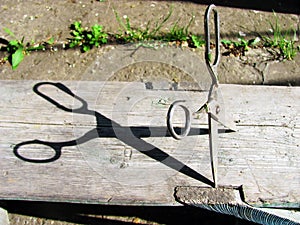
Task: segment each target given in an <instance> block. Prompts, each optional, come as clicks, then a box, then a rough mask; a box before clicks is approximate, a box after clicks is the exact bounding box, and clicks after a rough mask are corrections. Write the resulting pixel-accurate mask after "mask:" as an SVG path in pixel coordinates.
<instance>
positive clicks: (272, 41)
mask: <svg viewBox="0 0 300 225" xmlns="http://www.w3.org/2000/svg"><path fill="white" fill-rule="evenodd" d="M274 16H275V24H273V23H271V22H270V21H269V24H270V26H271V32H272V34H273V37H270V36H268V37H263V40H264V46H265V47H271V48H275V49H279V54H278V55H279V56H282V57H283V58H284V59H287V60H292V59H293V58H294V57H295V56H296V54H297V48H296V47H295V40H296V30H295V29H291V30H290V31H289V32H286V33H285V34H283V33H282V31H281V27H280V25H279V22H278V17H277V15H276V13H275V12H274ZM292 34H293V35H292ZM291 36H293V37H292V38H291ZM288 37H290V38H288Z"/></svg>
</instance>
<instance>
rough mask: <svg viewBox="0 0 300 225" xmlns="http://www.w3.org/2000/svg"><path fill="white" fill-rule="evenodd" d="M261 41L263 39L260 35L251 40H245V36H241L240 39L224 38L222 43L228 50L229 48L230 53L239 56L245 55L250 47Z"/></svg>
mask: <svg viewBox="0 0 300 225" xmlns="http://www.w3.org/2000/svg"><path fill="white" fill-rule="evenodd" d="M260 41H261V39H260V38H259V37H256V38H254V39H250V40H245V39H244V38H243V37H240V38H239V39H238V41H231V40H226V39H223V40H221V43H222V45H223V46H224V47H225V48H226V49H227V50H229V52H228V53H229V54H233V55H235V56H239V55H244V54H245V52H246V51H249V49H250V48H253V47H256V46H257V45H258V43H260Z"/></svg>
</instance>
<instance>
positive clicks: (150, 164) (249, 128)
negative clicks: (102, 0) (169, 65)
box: [0, 81, 300, 207]
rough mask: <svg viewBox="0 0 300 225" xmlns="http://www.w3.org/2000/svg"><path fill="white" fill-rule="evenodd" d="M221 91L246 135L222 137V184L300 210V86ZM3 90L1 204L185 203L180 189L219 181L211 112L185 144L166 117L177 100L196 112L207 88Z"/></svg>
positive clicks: (97, 85)
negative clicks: (213, 162)
mask: <svg viewBox="0 0 300 225" xmlns="http://www.w3.org/2000/svg"><path fill="white" fill-rule="evenodd" d="M221 91H222V97H223V101H224V104H222V105H224V108H225V110H226V114H225V116H230V117H231V118H232V121H235V123H236V125H237V128H238V131H237V132H235V133H221V134H220V140H219V143H220V150H219V168H218V177H219V184H220V185H225V186H226V185H231V186H242V188H243V192H244V195H245V196H244V197H245V201H246V202H248V203H250V204H252V205H255V206H284V207H299V205H300V192H299V191H298V189H299V187H300V154H299V150H300V148H299V144H300V138H299V137H300V122H299V112H300V103H299V99H300V88H298V87H267V86H239V85H221ZM0 94H1V99H2V100H1V103H0V104H1V107H0V115H1V119H0V170H1V173H0V183H1V185H0V199H27V200H43V201H63V202H82V203H84V202H88V203H103V204H129V205H145V204H148V205H177V204H178V203H177V202H176V201H175V199H174V196H173V195H174V188H175V187H176V186H204V187H209V186H210V185H211V184H212V181H211V180H212V177H211V168H210V161H209V149H208V135H207V123H206V121H207V119H206V117H205V115H200V116H199V115H195V116H194V119H193V124H192V127H193V128H192V131H191V135H190V136H188V137H186V138H185V139H183V140H181V141H177V140H174V139H173V138H172V137H170V136H169V135H168V133H167V128H166V121H165V120H166V114H167V110H168V107H169V104H170V103H172V101H174V100H178V99H180V98H184V99H190V100H191V101H188V102H187V104H188V106H189V107H190V108H191V110H195V109H197V107H199V106H200V105H201V104H202V103H203V102H205V97H206V96H207V92H205V91H203V92H201V93H199V92H193V91H188V92H184V91H168V90H162V89H160V90H159V89H146V87H145V84H143V83H126V82H106V83H103V82H95V81H94V82H92V81H91V82H88V81H80V82H79V81H78V82H75V81H72V82H71V81H63V82H61V83H59V84H58V83H54V84H51V83H43V82H39V81H1V86H0ZM73 94H74V96H73ZM84 107H86V108H84ZM75 108H76V110H74V109H75ZM70 109H73V111H72V110H70ZM174 122H175V123H177V122H178V124H180V117H178V118H175V121H174ZM41 143H44V145H42V144H41ZM50 147H52V148H53V149H51V148H50ZM60 148H61V152H60ZM59 153H61V154H59Z"/></svg>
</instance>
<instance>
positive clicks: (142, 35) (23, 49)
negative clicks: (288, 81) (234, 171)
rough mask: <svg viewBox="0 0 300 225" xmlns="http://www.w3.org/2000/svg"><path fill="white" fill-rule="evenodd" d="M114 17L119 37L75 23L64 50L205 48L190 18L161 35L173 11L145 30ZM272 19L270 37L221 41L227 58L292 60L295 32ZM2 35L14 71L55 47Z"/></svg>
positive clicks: (7, 31)
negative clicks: (260, 50)
mask: <svg viewBox="0 0 300 225" xmlns="http://www.w3.org/2000/svg"><path fill="white" fill-rule="evenodd" d="M114 13H115V17H116V20H117V22H118V23H119V25H120V28H119V33H117V34H109V33H108V32H106V31H105V30H104V28H103V26H101V25H99V24H95V25H93V26H91V27H90V28H83V27H82V24H81V22H79V21H75V22H74V23H72V24H71V25H70V35H71V38H68V44H67V46H68V47H69V48H75V47H79V48H80V49H81V51H82V52H87V51H89V50H90V49H92V48H93V47H99V46H102V45H105V44H107V43H108V42H109V41H116V42H117V43H131V42H139V41H162V42H169V43H172V42H176V45H179V46H180V45H182V44H183V43H184V42H185V43H188V46H189V47H191V48H201V47H203V46H204V45H205V40H204V38H203V37H202V36H200V35H196V34H193V33H192V32H190V27H191V26H192V23H193V22H194V18H195V17H194V16H192V17H191V19H190V20H189V22H188V23H187V24H186V25H182V24H180V21H181V20H180V19H178V20H177V21H176V22H175V23H174V24H173V25H171V28H170V29H169V31H168V32H163V31H162V30H168V29H163V28H164V25H165V24H166V22H167V21H168V20H169V19H170V17H171V16H172V13H173V9H172V8H171V9H170V10H169V12H168V13H167V15H166V16H164V17H162V18H161V19H159V20H156V21H155V22H154V23H151V21H148V23H147V25H146V27H145V28H135V27H134V26H132V24H131V21H130V19H129V18H128V17H127V16H124V17H122V18H121V17H120V16H119V15H118V13H117V12H116V11H114ZM274 16H275V22H274V23H271V22H269V24H270V27H271V29H270V30H271V31H272V32H271V34H270V35H268V36H260V37H256V38H254V39H250V40H246V39H245V38H244V37H240V38H239V39H238V40H237V41H232V40H226V39H224V40H221V43H222V45H223V46H224V47H225V48H226V49H227V51H228V52H229V53H230V54H233V55H235V56H240V55H244V54H245V52H247V51H248V50H249V49H250V48H257V47H266V48H270V49H273V50H275V52H276V54H277V57H278V58H283V59H287V60H292V59H293V58H294V57H295V56H296V54H297V52H298V51H300V46H299V45H298V46H296V29H290V31H288V32H285V33H283V32H282V29H281V26H280V24H279V20H278V17H277V15H276V14H275V12H274ZM4 31H5V32H6V33H7V34H9V36H10V37H12V40H6V39H3V38H0V44H4V47H1V48H0V50H1V51H5V52H7V55H8V56H7V57H5V58H4V61H8V62H9V63H10V64H11V67H12V69H13V70H15V69H17V67H18V66H19V64H20V63H21V62H22V61H23V59H24V57H25V55H27V54H28V53H29V52H31V51H39V50H45V47H46V46H49V45H50V46H51V45H52V44H53V43H54V39H53V38H51V39H49V40H48V41H46V42H41V43H39V44H36V43H35V42H34V41H32V42H31V43H24V37H23V38H22V39H20V40H19V39H17V38H16V36H15V35H14V33H13V32H12V31H11V30H9V29H8V28H5V29H4Z"/></svg>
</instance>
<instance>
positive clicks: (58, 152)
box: [14, 140, 62, 163]
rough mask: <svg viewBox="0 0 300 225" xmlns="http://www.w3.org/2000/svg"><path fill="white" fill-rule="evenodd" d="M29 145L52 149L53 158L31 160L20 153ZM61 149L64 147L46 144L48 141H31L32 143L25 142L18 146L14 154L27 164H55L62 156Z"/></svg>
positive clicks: (56, 144)
mask: <svg viewBox="0 0 300 225" xmlns="http://www.w3.org/2000/svg"><path fill="white" fill-rule="evenodd" d="M27 145H32V146H33V145H44V146H47V147H49V148H51V150H53V151H54V155H53V156H52V157H49V158H43V159H31V158H28V157H25V156H23V155H22V154H21V153H20V149H21V148H22V147H24V146H27ZM61 148H62V146H61V145H60V144H59V143H53V142H46V141H41V140H30V141H25V142H22V143H19V144H17V145H16V146H15V147H14V154H15V156H17V157H18V158H19V159H21V160H24V161H26V162H32V163H47V162H53V161H55V160H57V159H59V157H60V156H61Z"/></svg>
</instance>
